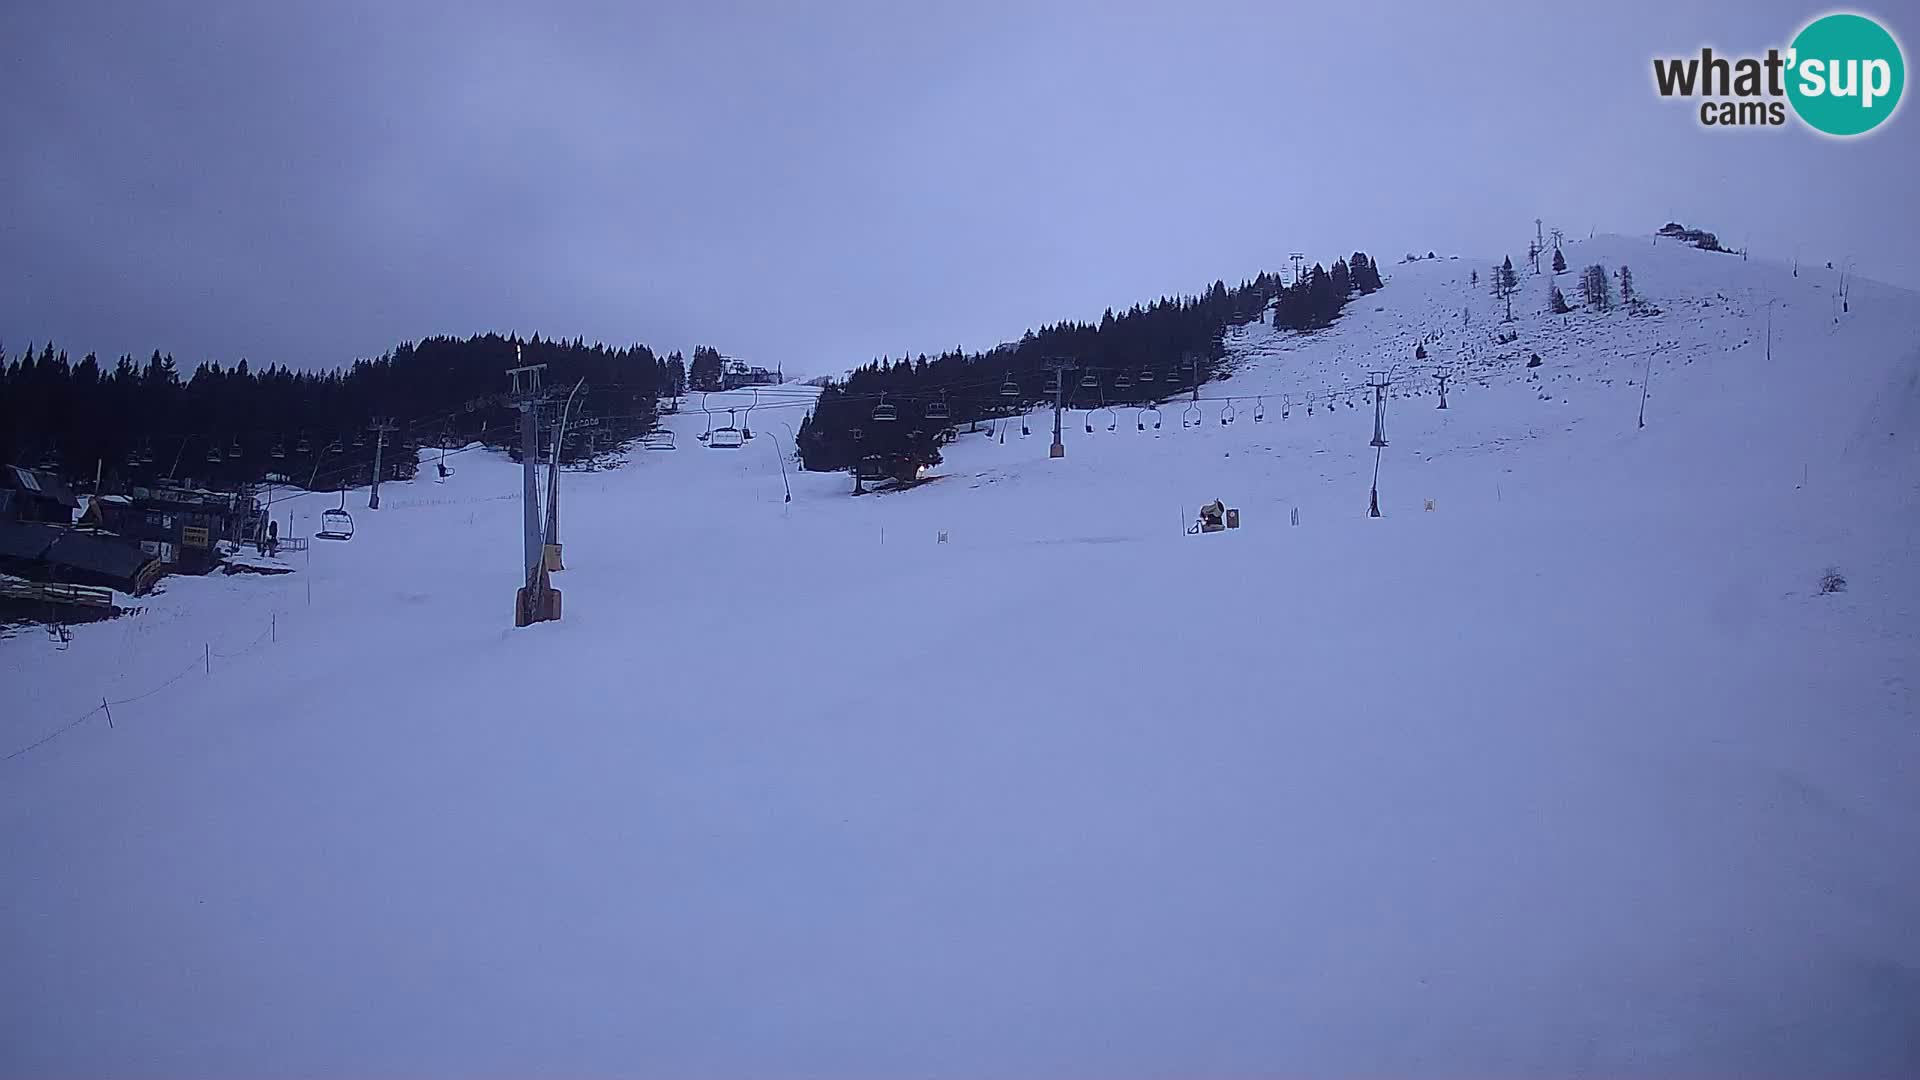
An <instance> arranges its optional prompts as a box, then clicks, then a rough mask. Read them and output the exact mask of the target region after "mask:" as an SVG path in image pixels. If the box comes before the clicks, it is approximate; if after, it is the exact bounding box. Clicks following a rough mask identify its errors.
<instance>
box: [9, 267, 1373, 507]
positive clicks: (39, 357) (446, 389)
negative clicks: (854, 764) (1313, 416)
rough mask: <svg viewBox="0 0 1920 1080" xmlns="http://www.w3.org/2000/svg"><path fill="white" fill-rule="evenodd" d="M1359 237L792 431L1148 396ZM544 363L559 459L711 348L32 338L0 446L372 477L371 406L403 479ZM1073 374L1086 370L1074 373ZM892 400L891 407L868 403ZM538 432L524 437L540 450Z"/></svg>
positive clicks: (885, 371) (875, 393)
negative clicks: (171, 350)
mask: <svg viewBox="0 0 1920 1080" xmlns="http://www.w3.org/2000/svg"><path fill="white" fill-rule="evenodd" d="M1380 286H1381V280H1380V273H1379V270H1378V268H1377V267H1376V265H1375V264H1374V262H1373V260H1371V259H1370V258H1368V257H1367V255H1366V254H1365V253H1364V252H1355V253H1354V254H1353V255H1352V257H1351V258H1348V259H1341V260H1338V261H1336V262H1335V263H1334V265H1333V268H1332V269H1331V270H1327V269H1324V268H1323V267H1321V266H1320V265H1318V264H1316V265H1315V266H1313V268H1312V269H1311V271H1309V272H1306V273H1303V274H1301V275H1300V276H1299V278H1298V280H1296V281H1294V282H1293V283H1291V284H1287V283H1283V280H1282V278H1281V276H1280V275H1278V274H1274V273H1262V274H1261V275H1259V276H1258V277H1256V278H1253V279H1252V280H1249V281H1245V282H1242V283H1241V284H1240V285H1239V286H1237V287H1234V288H1228V287H1227V285H1226V284H1225V283H1224V282H1220V281H1216V282H1214V283H1213V286H1212V287H1211V288H1209V289H1208V290H1207V291H1206V292H1204V293H1202V294H1201V295H1199V296H1191V297H1165V298H1162V299H1160V300H1156V301H1154V302H1152V303H1150V304H1146V305H1139V304H1136V305H1134V306H1133V307H1132V308H1130V309H1128V310H1126V311H1123V312H1120V313H1117V314H1116V313H1115V312H1114V311H1112V310H1111V309H1109V310H1108V311H1107V312H1106V313H1105V314H1104V315H1103V316H1102V317H1101V319H1100V322H1099V323H1098V324H1090V323H1077V322H1061V323H1056V324H1053V325H1051V326H1047V327H1043V328H1041V329H1039V330H1030V331H1028V332H1027V333H1026V334H1025V335H1024V336H1023V337H1022V338H1021V339H1020V340H1019V341H1018V342H1017V343H1010V344H1007V345H1003V346H1000V347H998V348H995V349H992V350H989V351H986V352H980V353H965V352H962V351H959V350H955V351H952V352H949V353H945V354H942V355H940V356H937V357H928V356H926V355H925V354H922V355H920V356H919V357H917V358H915V359H912V360H908V359H906V358H901V359H896V360H885V359H883V360H879V361H875V362H872V363H869V364H867V365H865V366H863V367H860V368H858V369H857V370H855V371H853V372H852V373H851V374H849V375H848V376H847V377H846V378H845V379H842V380H836V381H832V382H829V383H828V384H827V385H826V387H825V388H824V389H823V390H822V392H821V395H820V398H819V401H818V403H817V405H816V406H815V408H814V410H813V412H812V414H811V415H810V416H809V417H807V418H806V419H804V420H803V421H802V422H801V424H800V428H799V431H798V447H797V449H798V453H799V456H800V459H801V462H802V463H803V465H804V466H805V467H806V468H808V469H811V470H817V471H820V470H825V471H832V470H841V469H850V468H854V467H856V466H857V465H859V464H860V463H862V462H870V461H875V460H881V461H885V462H887V464H888V468H889V469H890V470H892V471H898V470H899V468H900V466H901V465H903V464H904V465H907V466H918V465H930V464H936V463H938V461H939V450H938V446H937V443H938V437H939V435H940V433H941V432H942V431H944V430H945V429H946V428H948V427H950V426H953V425H955V424H965V423H969V422H974V421H979V420H989V419H992V418H994V417H998V416H1005V415H1010V414H1013V413H1017V412H1021V411H1025V410H1026V409H1028V408H1030V407H1032V406H1035V405H1039V404H1043V403H1047V402H1051V401H1052V400H1053V399H1054V392H1053V390H1052V388H1051V385H1050V382H1049V380H1050V379H1051V378H1052V377H1053V375H1052V366H1053V365H1056V364H1066V365H1071V367H1072V369H1073V370H1072V371H1071V372H1070V373H1069V374H1068V375H1066V376H1065V377H1064V379H1063V384H1062V388H1061V389H1062V395H1061V396H1062V397H1063V398H1064V399H1065V400H1066V402H1067V403H1068V404H1069V405H1070V406H1072V407H1075V408H1083V407H1086V406H1087V405H1090V404H1091V405H1100V404H1108V405H1116V406H1118V405H1126V404H1137V403H1144V402H1150V401H1161V400H1166V399H1168V398H1170V397H1173V396H1175V395H1177V394H1179V393H1183V392H1188V391H1191V390H1192V389H1193V388H1194V387H1195V386H1196V385H1197V384H1199V383H1205V382H1207V381H1209V380H1211V379H1213V378H1216V377H1218V376H1219V375H1220V374H1221V373H1222V372H1221V370H1220V365H1221V362H1222V360H1223V358H1224V356H1225V347H1224V338H1225V335H1226V332H1227V330H1228V329H1229V328H1231V327H1233V326H1237V325H1240V324H1243V323H1247V322H1252V321H1255V320H1258V319H1261V318H1263V317H1264V316H1266V315H1267V313H1268V312H1269V311H1270V312H1271V314H1272V319H1273V322H1274V325H1275V326H1277V327H1281V328H1286V329H1292V330H1297V331H1311V330H1315V329H1319V328H1321V327H1325V326H1327V325H1329V324H1331V323H1332V322H1333V320H1334V319H1336V318H1338V317H1339V314H1340V312H1341V309H1342V308H1343V307H1344V306H1345V304H1346V303H1347V301H1348V300H1349V299H1350V298H1351V297H1352V296H1354V295H1364V294H1366V293H1370V292H1372V291H1374V290H1375V289H1378V288H1380ZM516 346H517V347H518V351H519V356H520V359H519V361H518V362H519V363H522V364H528V365H532V364H544V365H546V371H545V372H544V375H543V377H544V382H545V386H546V387H547V388H548V389H549V390H550V391H553V392H555V393H557V394H560V395H564V393H565V391H566V390H568V389H570V388H571V387H572V386H573V385H574V383H575V382H576V381H578V380H580V379H585V380H586V383H585V388H584V389H583V390H582V393H581V400H580V402H579V404H578V405H577V407H576V409H575V411H574V417H575V419H576V420H583V419H584V420H588V421H591V423H590V424H588V425H585V426H582V427H581V428H580V429H579V430H577V431H570V432H569V433H568V434H567V435H566V436H565V437H564V439H563V442H562V446H561V456H562V460H564V461H569V462H577V461H581V460H588V459H591V458H593V457H594V456H596V455H598V454H600V453H603V452H607V451H611V450H614V449H617V448H619V447H621V446H623V445H625V444H626V443H628V442H629V441H631V440H632V439H634V438H636V437H638V436H640V435H643V434H645V433H646V432H647V431H649V430H651V429H652V427H653V425H654V423H655V421H656V418H657V410H656V403H657V402H658V401H659V399H661V398H664V397H670V396H677V395H680V394H684V393H686V392H687V391H688V389H689V387H690V385H691V387H692V388H693V389H696V390H697V389H699V388H701V387H709V388H717V386H718V382H719V367H720V361H721V357H720V354H719V352H718V351H717V350H714V349H711V348H709V347H707V346H701V347H700V348H698V349H696V350H695V352H694V360H693V362H692V363H691V364H689V363H688V362H687V361H686V360H685V359H684V358H683V357H682V356H681V354H679V353H677V352H676V353H672V354H670V355H668V356H666V357H664V358H662V357H659V356H657V355H655V353H654V352H653V350H651V349H649V348H648V347H647V346H645V345H633V346H628V347H624V348H614V347H609V346H606V345H600V344H595V345H588V344H586V343H585V342H584V341H582V340H580V339H578V338H576V339H574V340H573V341H561V340H553V339H543V338H541V337H540V336H539V335H535V336H533V337H531V338H528V339H525V340H522V339H519V338H517V337H512V336H504V337H503V336H501V335H498V334H485V335H480V336H475V337H469V338H450V337H433V338H427V339H425V340H422V341H419V342H409V343H405V344H402V345H400V346H398V347H396V348H394V349H393V350H391V351H390V352H388V353H386V354H385V355H383V356H380V357H378V358H376V359H372V360H360V361H356V362H354V363H353V364H352V365H351V366H349V367H346V368H343V369H338V370H334V371H321V372H314V371H293V370H290V369H288V368H286V367H282V366H279V365H268V366H266V367H262V368H258V369H255V368H253V367H252V366H251V365H250V364H249V363H248V361H246V360H241V361H240V362H239V363H238V364H236V365H234V366H233V367H231V368H227V367H222V366H221V365H220V364H219V363H217V362H213V361H208V362H203V363H200V364H198V365H197V366H196V367H195V368H194V369H193V370H192V371H191V372H186V373H183V372H182V371H181V370H180V369H179V367H178V365H177V364H176V362H175V360H174V358H173V357H172V356H170V355H166V354H163V353H161V352H159V351H158V350H156V351H155V352H154V353H153V354H152V355H150V356H149V357H148V358H147V359H146V361H144V362H141V361H138V360H135V359H134V358H133V357H132V356H122V357H120V358H119V359H118V360H116V361H113V362H110V363H107V362H102V361H101V360H100V359H99V358H98V357H97V356H94V355H92V354H88V355H86V356H84V357H81V358H80V359H79V360H77V361H76V360H73V359H72V358H71V357H69V356H68V355H67V354H66V353H65V352H64V351H61V350H60V349H58V348H57V347H56V346H55V345H53V344H51V343H49V344H45V345H41V346H38V347H37V349H36V348H34V347H29V348H28V349H26V350H25V351H23V352H22V353H20V354H19V355H18V356H17V357H15V358H13V359H11V360H6V358H5V356H4V355H3V354H0V455H4V456H5V458H6V460H8V461H11V462H13V463H15V464H21V465H28V466H33V467H38V468H44V469H48V470H51V471H55V472H58V473H60V474H61V475H62V476H64V477H66V478H68V479H69V480H72V481H76V482H77V483H78V484H79V486H80V487H81V488H82V489H83V490H89V489H91V486H92V481H93V478H94V475H95V470H96V467H97V468H98V469H99V470H100V473H101V478H102V484H101V487H102V490H105V491H115V490H123V489H125V488H127V487H130V486H133V485H136V484H145V483H152V482H154V481H156V480H160V479H167V478H172V479H174V480H176V481H181V482H185V481H189V480H190V481H192V482H193V483H196V484H200V485H202V486H207V487H214V488H228V487H233V486H236V485H240V484H253V483H260V482H263V481H266V480H269V479H276V480H280V481H282V482H288V483H293V484H297V485H303V486H304V485H311V486H312V487H313V488H315V489H318V490H331V489H333V488H336V487H341V486H358V485H363V484H366V483H367V482H368V481H370V480H371V479H372V476H373V467H374V444H375V437H374V435H373V433H372V432H371V431H370V430H369V428H370V426H371V424H372V423H373V422H374V420H375V419H376V418H379V419H383V420H388V421H390V422H391V423H392V425H393V431H392V433H391V434H390V435H389V436H388V439H387V447H386V453H385V455H384V457H383V458H382V470H383V474H384V475H383V477H382V478H383V479H388V480H404V479H410V478H411V477H412V476H413V473H414V471H415V463H416V461H417V451H418V449H419V448H421V447H431V446H437V445H446V446H460V445H465V444H469V443H475V442H477V443H481V444H484V445H486V446H488V447H491V448H494V449H498V450H505V451H507V452H509V453H510V454H513V455H515V456H517V455H518V454H519V450H520V443H519V429H518V416H517V412H516V410H515V409H514V407H513V406H512V405H511V404H510V403H509V402H508V401H507V400H506V394H505V391H506V389H507V377H506V375H505V371H506V369H508V368H510V367H513V366H515V363H516V359H515V357H516ZM1089 383H1092V384H1095V385H1089ZM882 405H890V406H891V407H892V408H891V410H890V412H891V413H892V414H893V416H894V417H895V419H894V420H892V421H876V420H875V417H876V415H879V414H880V412H881V411H880V409H879V407H880V406H882ZM545 452H546V448H545V447H543V448H542V453H545Z"/></svg>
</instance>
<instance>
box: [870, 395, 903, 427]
mask: <svg viewBox="0 0 1920 1080" xmlns="http://www.w3.org/2000/svg"><path fill="white" fill-rule="evenodd" d="M899 418H900V410H898V409H896V408H894V407H893V406H891V405H889V404H887V395H885V394H881V395H880V404H878V405H875V406H874V407H873V419H874V421H875V422H877V423H882V424H885V423H890V422H892V421H894V420H898V419H899Z"/></svg>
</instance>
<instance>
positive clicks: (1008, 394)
mask: <svg viewBox="0 0 1920 1080" xmlns="http://www.w3.org/2000/svg"><path fill="white" fill-rule="evenodd" d="M1000 396H1001V397H1004V398H1017V397H1019V396H1020V384H1019V383H1017V382H1014V381H1013V376H1011V375H1009V376H1007V381H1006V382H1003V383H1001V384H1000Z"/></svg>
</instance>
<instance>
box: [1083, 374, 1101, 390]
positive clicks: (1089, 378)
mask: <svg viewBox="0 0 1920 1080" xmlns="http://www.w3.org/2000/svg"><path fill="white" fill-rule="evenodd" d="M1080 389H1082V390H1098V389H1100V377H1099V376H1098V375H1095V374H1094V373H1093V372H1091V371H1089V372H1087V373H1086V374H1085V375H1082V376H1081V377H1080Z"/></svg>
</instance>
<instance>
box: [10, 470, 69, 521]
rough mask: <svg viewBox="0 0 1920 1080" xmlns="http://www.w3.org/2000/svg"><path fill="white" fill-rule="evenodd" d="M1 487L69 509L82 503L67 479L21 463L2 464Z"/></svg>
mask: <svg viewBox="0 0 1920 1080" xmlns="http://www.w3.org/2000/svg"><path fill="white" fill-rule="evenodd" d="M0 487H7V488H11V489H13V490H14V491H21V492H25V493H27V495H28V496H29V497H31V498H36V499H47V500H50V501H52V502H56V503H59V504H60V505H61V506H64V507H66V508H67V509H69V510H72V509H74V508H76V507H78V506H79V505H80V500H79V499H76V498H74V495H73V492H72V491H71V490H69V489H68V487H67V485H66V483H65V481H63V480H61V479H60V477H58V476H56V475H55V474H53V473H50V472H41V471H40V470H38V469H27V468H22V467H21V466H19V465H6V466H0Z"/></svg>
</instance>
